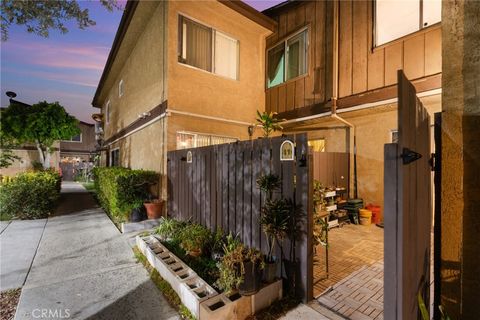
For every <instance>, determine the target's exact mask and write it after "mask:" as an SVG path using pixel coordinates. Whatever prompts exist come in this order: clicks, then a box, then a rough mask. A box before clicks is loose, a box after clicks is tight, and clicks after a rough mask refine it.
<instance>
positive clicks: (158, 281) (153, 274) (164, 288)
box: [133, 246, 195, 320]
mask: <svg viewBox="0 0 480 320" xmlns="http://www.w3.org/2000/svg"><path fill="white" fill-rule="evenodd" d="M133 252H134V255H135V258H136V259H137V262H141V263H142V264H143V266H144V267H145V269H147V271H148V273H149V274H150V279H152V281H153V283H154V284H155V286H157V288H158V290H160V292H162V294H163V295H164V296H165V298H166V299H167V301H168V303H170V305H171V306H172V307H174V308H175V309H176V310H177V311H178V313H180V316H181V317H182V318H183V319H188V320H195V316H194V315H193V314H192V313H191V312H190V310H188V309H187V307H185V306H184V305H183V304H182V301H181V300H180V297H179V296H178V295H177V293H176V292H175V291H174V290H173V289H172V287H171V286H170V284H169V283H168V282H167V281H166V280H165V279H163V278H162V276H160V273H158V271H157V270H156V269H155V268H154V267H152V265H151V264H150V263H149V262H148V260H147V257H145V256H144V255H143V254H142V252H141V251H140V250H139V249H138V247H137V246H135V247H134V248H133Z"/></svg>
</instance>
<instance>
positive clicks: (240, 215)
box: [235, 142, 245, 241]
mask: <svg viewBox="0 0 480 320" xmlns="http://www.w3.org/2000/svg"><path fill="white" fill-rule="evenodd" d="M243 146H244V144H243V142H237V143H236V146H235V149H236V150H235V174H236V177H235V205H236V209H235V219H236V220H235V233H238V234H239V235H240V239H242V241H245V238H244V237H245V234H244V232H243V219H244V205H243V177H244V174H245V172H244V163H243V151H244V150H243V149H244V148H243Z"/></svg>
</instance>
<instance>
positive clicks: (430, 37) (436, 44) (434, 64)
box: [425, 28, 442, 76]
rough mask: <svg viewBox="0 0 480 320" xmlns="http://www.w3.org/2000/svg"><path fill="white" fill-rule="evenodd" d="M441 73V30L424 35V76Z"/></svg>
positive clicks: (434, 30) (437, 29)
mask: <svg viewBox="0 0 480 320" xmlns="http://www.w3.org/2000/svg"><path fill="white" fill-rule="evenodd" d="M439 72H442V29H440V28H436V29H433V30H432V31H429V32H427V33H425V75H426V76H427V75H431V74H436V73H439Z"/></svg>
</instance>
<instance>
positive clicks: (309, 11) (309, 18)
mask: <svg viewBox="0 0 480 320" xmlns="http://www.w3.org/2000/svg"><path fill="white" fill-rule="evenodd" d="M315 4H316V2H315V1H310V2H307V3H306V5H305V13H306V16H305V23H310V28H309V29H308V39H309V40H308V43H309V47H308V59H307V61H308V64H307V66H308V75H307V76H306V77H305V103H304V105H305V106H309V105H312V104H314V103H315V91H314V83H313V82H314V66H315V28H316V25H315Z"/></svg>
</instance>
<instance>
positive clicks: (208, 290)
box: [135, 236, 282, 320]
mask: <svg viewBox="0 0 480 320" xmlns="http://www.w3.org/2000/svg"><path fill="white" fill-rule="evenodd" d="M135 240H136V243H137V247H138V248H139V250H140V251H141V252H142V253H143V254H144V255H145V256H146V257H147V260H148V262H150V264H151V265H152V266H153V267H154V268H155V269H156V270H157V271H158V272H159V273H160V275H161V276H162V278H163V279H165V280H166V281H167V282H168V283H169V284H170V285H171V286H172V288H173V290H175V292H176V293H177V294H178V296H179V297H180V300H181V301H182V303H183V304H184V305H185V306H186V307H187V308H188V310H190V312H191V313H192V314H193V315H195V317H197V319H201V320H209V319H218V320H223V319H232V320H233V319H238V320H241V319H246V318H247V317H248V316H250V315H252V314H255V313H256V312H258V311H260V310H261V309H263V308H266V307H268V306H269V305H270V304H271V303H272V302H274V301H275V300H278V299H281V298H282V280H277V281H275V282H273V283H271V284H268V285H264V286H262V288H261V289H260V290H259V291H258V292H257V293H256V294H254V295H251V296H241V295H239V294H238V293H237V294H232V295H230V296H226V295H224V294H218V292H217V291H215V289H213V288H212V287H211V286H210V285H208V283H206V282H205V281H204V280H203V279H201V278H200V277H199V276H198V275H197V274H196V273H195V272H194V271H193V270H192V269H191V268H190V267H189V266H188V265H186V264H185V263H184V262H183V261H181V259H179V258H178V257H176V256H175V255H174V254H173V253H171V252H170V251H169V250H168V249H167V248H166V247H165V246H164V245H163V244H162V243H161V242H160V241H159V240H158V239H157V238H155V237H154V236H147V237H140V236H137V237H136V239H135Z"/></svg>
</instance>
